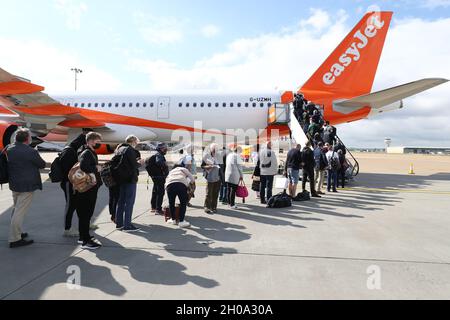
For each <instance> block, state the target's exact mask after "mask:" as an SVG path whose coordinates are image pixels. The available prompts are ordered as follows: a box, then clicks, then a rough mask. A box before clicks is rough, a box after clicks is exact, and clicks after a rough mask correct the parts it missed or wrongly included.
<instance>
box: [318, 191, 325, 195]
mask: <svg viewBox="0 0 450 320" xmlns="http://www.w3.org/2000/svg"><path fill="white" fill-rule="evenodd" d="M317 194H320V195H324V194H325V192H322V191H317Z"/></svg>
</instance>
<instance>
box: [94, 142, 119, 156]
mask: <svg viewBox="0 0 450 320" xmlns="http://www.w3.org/2000/svg"><path fill="white" fill-rule="evenodd" d="M114 151H115V148H114V147H113V146H111V145H110V144H102V145H101V146H100V148H98V149H95V153H97V154H98V155H109V154H113V153H114Z"/></svg>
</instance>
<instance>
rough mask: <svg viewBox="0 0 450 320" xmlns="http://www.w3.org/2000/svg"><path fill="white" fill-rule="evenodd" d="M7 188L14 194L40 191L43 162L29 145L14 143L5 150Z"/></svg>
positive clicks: (44, 164)
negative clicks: (7, 176) (7, 173)
mask: <svg viewBox="0 0 450 320" xmlns="http://www.w3.org/2000/svg"><path fill="white" fill-rule="evenodd" d="M7 157H8V172H9V188H10V189H11V191H14V192H34V191H36V190H42V180H41V173H40V171H39V169H44V168H45V166H46V163H45V161H44V160H43V159H42V158H41V156H40V155H39V152H38V151H37V150H35V149H33V148H31V147H30V146H29V145H26V144H23V143H15V144H13V145H11V146H10V147H8V149H7Z"/></svg>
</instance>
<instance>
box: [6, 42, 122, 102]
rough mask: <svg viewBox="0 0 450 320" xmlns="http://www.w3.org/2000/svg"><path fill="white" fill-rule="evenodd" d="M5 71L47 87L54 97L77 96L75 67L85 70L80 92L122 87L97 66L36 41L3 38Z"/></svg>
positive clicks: (81, 78) (106, 90) (107, 90)
mask: <svg viewBox="0 0 450 320" xmlns="http://www.w3.org/2000/svg"><path fill="white" fill-rule="evenodd" d="M0 43H1V44H2V46H3V48H12V50H0V61H1V62H2V65H1V68H3V69H5V70H6V71H8V72H10V73H12V74H15V75H18V76H21V77H24V78H27V79H30V80H31V81H32V82H33V83H35V84H38V85H42V86H44V87H46V91H47V92H50V93H52V94H59V93H73V90H74V89H73V88H74V75H73V73H72V72H71V71H70V69H71V68H73V67H78V68H81V69H83V73H82V74H81V75H80V77H79V79H80V81H79V86H78V87H79V92H80V93H88V92H89V93H92V92H102V91H103V92H112V91H114V90H116V89H118V88H120V85H121V83H120V81H119V80H117V79H115V78H114V77H113V76H111V75H110V74H108V73H107V72H105V71H103V70H101V69H99V68H98V67H96V66H95V65H92V64H87V63H84V62H83V61H82V60H81V59H80V58H78V57H77V56H76V55H75V54H73V53H71V52H70V51H67V52H66V51H63V50H60V49H58V48H55V47H52V46H50V45H48V44H47V43H44V42H41V41H37V40H33V41H20V40H15V39H9V38H1V37H0Z"/></svg>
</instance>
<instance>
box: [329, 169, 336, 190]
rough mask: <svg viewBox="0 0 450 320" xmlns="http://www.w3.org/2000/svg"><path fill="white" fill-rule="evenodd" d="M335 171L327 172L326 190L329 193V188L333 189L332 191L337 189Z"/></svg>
mask: <svg viewBox="0 0 450 320" xmlns="http://www.w3.org/2000/svg"><path fill="white" fill-rule="evenodd" d="M337 177H338V175H337V171H333V170H328V177H327V190H328V192H330V190H331V187H333V189H332V190H333V191H334V190H336V188H337Z"/></svg>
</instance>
